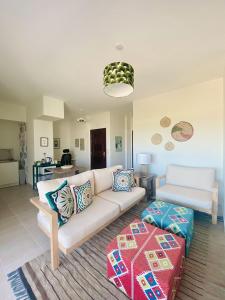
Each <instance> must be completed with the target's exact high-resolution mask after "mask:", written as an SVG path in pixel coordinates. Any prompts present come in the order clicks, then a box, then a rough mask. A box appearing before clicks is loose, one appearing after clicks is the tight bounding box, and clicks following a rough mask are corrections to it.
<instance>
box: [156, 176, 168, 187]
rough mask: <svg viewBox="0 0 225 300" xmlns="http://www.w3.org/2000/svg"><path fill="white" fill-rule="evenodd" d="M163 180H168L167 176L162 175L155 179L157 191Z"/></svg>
mask: <svg viewBox="0 0 225 300" xmlns="http://www.w3.org/2000/svg"><path fill="white" fill-rule="evenodd" d="M162 179H166V175H162V176H157V177H156V179H155V186H156V189H158V188H159V187H160V181H161V180H162Z"/></svg>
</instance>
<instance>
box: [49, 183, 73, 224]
mask: <svg viewBox="0 0 225 300" xmlns="http://www.w3.org/2000/svg"><path fill="white" fill-rule="evenodd" d="M46 198H47V199H48V203H49V206H50V207H51V208H52V209H53V210H54V211H56V212H57V213H58V224H59V226H62V225H63V224H65V223H67V222H68V220H69V218H70V217H71V216H72V214H73V213H74V200H73V195H72V193H71V190H70V186H69V185H68V183H67V180H65V181H64V182H63V183H62V184H61V185H60V186H59V187H58V188H57V189H56V190H55V191H51V192H48V193H46Z"/></svg>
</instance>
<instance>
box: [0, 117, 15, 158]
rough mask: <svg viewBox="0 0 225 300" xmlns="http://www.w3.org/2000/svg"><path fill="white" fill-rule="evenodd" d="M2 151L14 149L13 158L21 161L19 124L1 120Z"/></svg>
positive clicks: (0, 142)
mask: <svg viewBox="0 0 225 300" xmlns="http://www.w3.org/2000/svg"><path fill="white" fill-rule="evenodd" d="M0 149H12V150H13V158H14V159H16V160H19V158H20V145H19V123H18V122H13V121H6V120H0Z"/></svg>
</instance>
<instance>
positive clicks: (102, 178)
mask: <svg viewBox="0 0 225 300" xmlns="http://www.w3.org/2000/svg"><path fill="white" fill-rule="evenodd" d="M122 168H123V166H121V165H118V166H113V167H110V168H105V169H96V170H93V172H94V178H95V194H96V195H97V194H99V193H101V192H104V191H106V190H108V189H110V188H112V182H113V178H112V173H113V172H115V171H116V170H118V169H122Z"/></svg>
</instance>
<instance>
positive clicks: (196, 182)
mask: <svg viewBox="0 0 225 300" xmlns="http://www.w3.org/2000/svg"><path fill="white" fill-rule="evenodd" d="M166 183H167V184H173V185H179V186H185V187H190V188H196V189H199V190H206V191H211V190H212V188H213V186H214V183H215V169H213V168H196V167H185V166H178V165H169V166H168V167H167V174H166Z"/></svg>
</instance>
